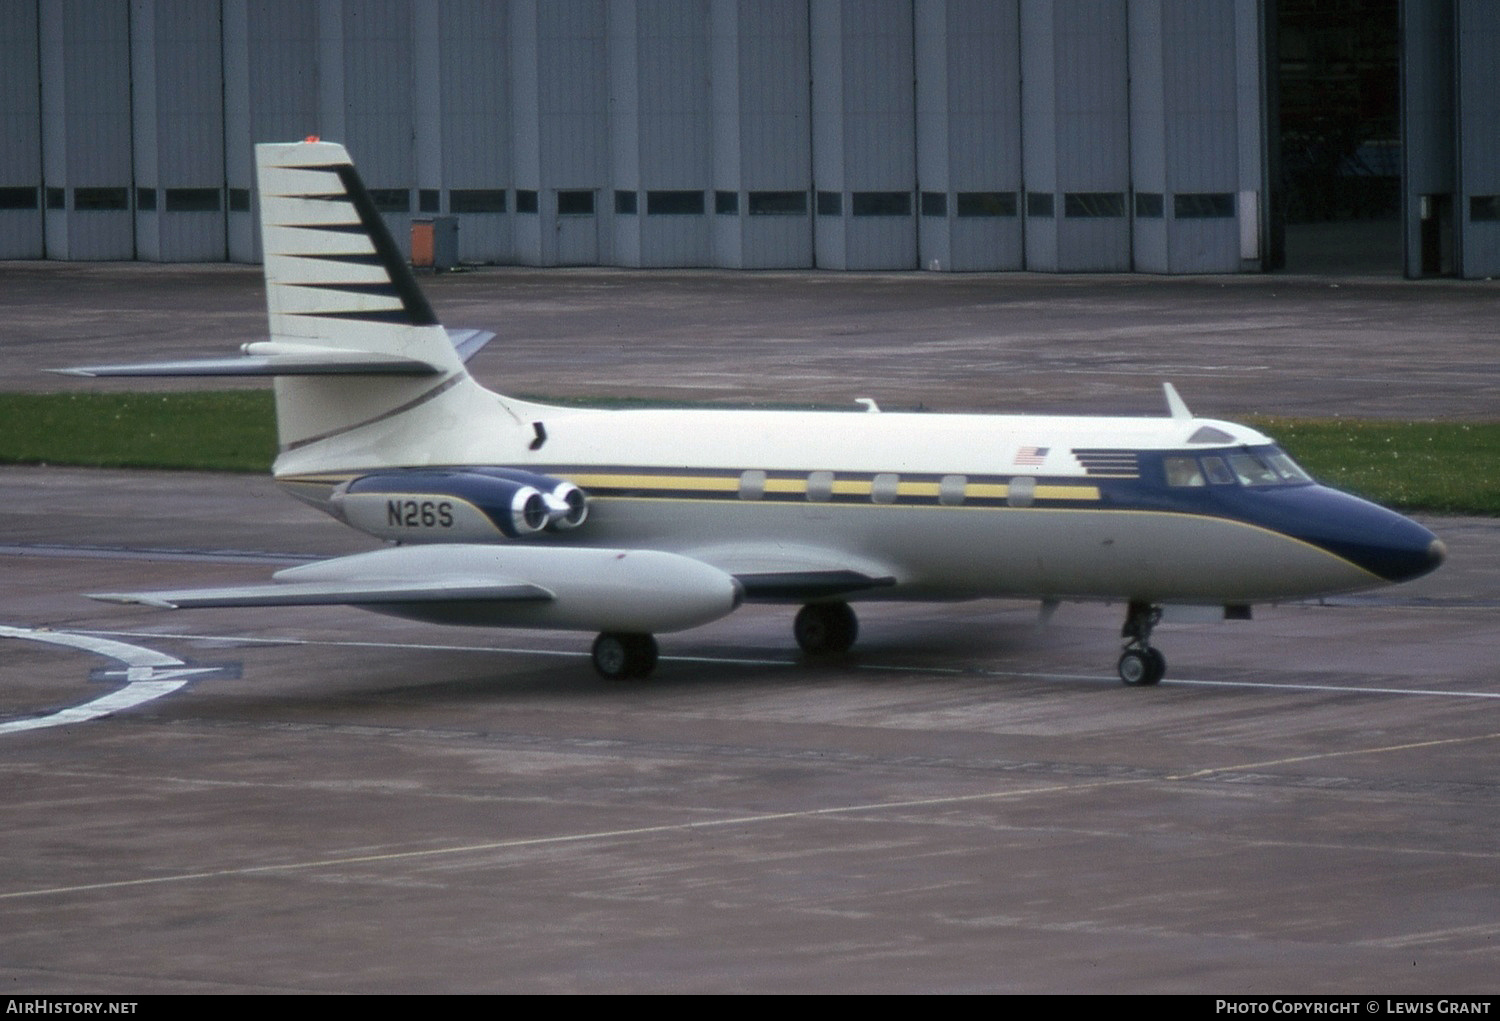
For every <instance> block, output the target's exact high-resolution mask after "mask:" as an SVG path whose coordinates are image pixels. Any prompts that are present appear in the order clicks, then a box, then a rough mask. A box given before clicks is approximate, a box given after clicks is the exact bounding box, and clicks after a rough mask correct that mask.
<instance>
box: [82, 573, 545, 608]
mask: <svg viewBox="0 0 1500 1021" xmlns="http://www.w3.org/2000/svg"><path fill="white" fill-rule="evenodd" d="M89 598H90V599H101V600H104V601H106V602H112V603H140V604H143V605H146V606H159V607H165V608H167V609H190V608H208V607H230V606H344V605H348V606H361V605H379V604H382V603H464V602H547V601H550V600H551V599H553V598H554V597H553V594H552V593H551V592H549V591H548V590H546V589H544V588H542V587H541V586H539V585H532V584H530V583H528V582H500V583H497V582H493V581H463V580H454V581H429V582H409V581H392V582H371V583H364V584H350V583H336V582H316V581H308V582H273V583H269V584H262V585H240V586H233V587H227V588H204V589H180V590H175V591H160V592H98V593H93V594H91V595H90V596H89Z"/></svg>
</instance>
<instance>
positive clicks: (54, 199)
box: [47, 188, 68, 209]
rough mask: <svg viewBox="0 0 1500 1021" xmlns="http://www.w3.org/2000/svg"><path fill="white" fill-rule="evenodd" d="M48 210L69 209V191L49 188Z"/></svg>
mask: <svg viewBox="0 0 1500 1021" xmlns="http://www.w3.org/2000/svg"><path fill="white" fill-rule="evenodd" d="M47 208H48V209H67V208H68V190H67V189H66V188H48V189H47Z"/></svg>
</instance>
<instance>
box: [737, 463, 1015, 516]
mask: <svg viewBox="0 0 1500 1021" xmlns="http://www.w3.org/2000/svg"><path fill="white" fill-rule="evenodd" d="M786 485H791V486H792V487H794V488H793V490H792V491H793V492H795V491H796V488H799V487H800V486H801V483H800V480H785V479H770V478H769V477H768V476H767V474H766V473H765V472H763V471H760V470H759V469H751V470H749V471H745V472H742V473H741V474H740V482H739V497H740V499H741V500H759V499H762V498H763V497H764V496H765V495H766V493H767V491H768V490H769V491H775V489H776V488H777V487H779V486H786ZM918 485H920V487H921V495H934V494H932V492H931V490H932V486H933V483H931V482H926V481H924V482H922V483H919V484H918ZM936 485H937V491H936V494H935V495H936V497H937V502H938V503H939V504H941V505H942V506H944V507H959V506H962V505H963V502H964V500H965V499H967V497H968V496H969V479H968V476H966V475H944V476H943V477H942V478H941V479H939V480H938V482H937V484H936ZM866 486H868V488H869V497H870V502H871V503H895V502H896V498H897V497H898V496H900V495H901V476H899V475H897V474H896V473H895V472H881V473H880V474H879V475H876V476H875V477H874V478H873V479H871V480H870V481H869V482H868V483H866V482H864V481H854V480H848V481H845V482H843V483H839V482H837V481H836V480H835V478H834V473H833V472H831V471H815V472H811V473H809V474H808V476H807V481H806V484H805V489H804V492H805V495H806V498H807V501H808V502H809V503H827V502H828V501H830V500H832V499H833V497H834V496H835V495H836V494H837V495H845V494H850V495H863V493H864V491H865V488H866ZM844 487H847V488H844ZM1035 499H1036V479H1034V478H1032V477H1031V476H1029V475H1019V476H1016V477H1014V478H1012V479H1011V480H1010V482H1009V483H1008V485H1007V486H1006V503H1007V504H1009V505H1010V506H1012V507H1030V506H1031V504H1032V503H1033V502H1034V501H1035Z"/></svg>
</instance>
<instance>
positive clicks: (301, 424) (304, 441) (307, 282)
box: [61, 139, 495, 475]
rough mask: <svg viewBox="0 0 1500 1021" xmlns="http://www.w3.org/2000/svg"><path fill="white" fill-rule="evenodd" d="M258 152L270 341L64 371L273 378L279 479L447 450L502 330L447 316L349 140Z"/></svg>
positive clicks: (478, 399)
mask: <svg viewBox="0 0 1500 1021" xmlns="http://www.w3.org/2000/svg"><path fill="white" fill-rule="evenodd" d="M255 160H256V175H257V184H258V186H259V195H260V216H261V241H262V248H263V250H264V257H265V280H266V312H267V316H268V320H269V325H270V339H269V340H266V341H258V342H255V343H251V344H246V345H244V346H243V348H242V351H243V355H242V356H241V357H238V358H203V359H190V360H185V361H175V362H154V363H148V364H138V365H94V366H85V367H82V368H77V369H66V370H61V371H64V372H67V373H71V374H73V375H83V376H273V377H275V387H276V427H277V435H278V439H279V441H280V455H279V456H278V458H277V461H276V468H275V470H276V473H277V474H278V475H282V474H294V473H306V472H316V471H326V470H330V469H351V468H367V467H381V466H387V465H406V466H414V465H424V464H431V463H437V462H440V461H442V460H443V459H444V458H443V457H442V456H440V454H439V453H438V451H440V450H444V449H446V450H447V453H448V455H449V456H451V452H452V451H451V445H450V444H445V443H444V442H442V440H443V439H444V438H445V437H446V436H448V435H450V434H451V433H452V432H453V431H455V430H456V429H458V428H459V423H462V422H464V421H466V420H469V421H472V416H473V414H474V413H475V412H476V411H479V410H480V409H481V408H483V409H487V410H489V411H490V412H493V411H494V408H495V405H494V403H493V400H494V398H493V396H492V395H488V394H487V392H486V391H484V390H483V389H482V388H481V387H479V385H478V384H477V383H475V382H474V381H473V379H472V378H471V377H470V376H469V373H468V370H467V369H465V368H464V362H465V361H466V360H467V359H468V358H469V357H471V356H472V355H473V354H474V353H475V352H476V351H478V350H479V349H480V348H481V347H483V346H484V344H485V343H487V342H488V341H489V340H490V339H492V338H493V336H494V334H492V333H489V332H487V331H479V330H457V331H450V330H445V329H444V328H443V327H442V326H441V325H440V324H439V323H438V320H437V316H436V314H434V312H433V309H432V306H431V305H430V304H429V303H428V301H427V298H426V296H425V295H423V294H422V290H421V288H420V287H418V286H417V281H416V278H415V277H414V276H413V274H412V271H411V268H410V267H409V266H408V265H407V264H406V260H405V259H404V258H403V257H402V255H401V252H400V250H399V249H398V248H397V247H396V242H395V240H394V239H393V238H392V237H391V233H390V231H389V229H387V227H386V225H385V221H384V220H383V219H382V218H381V215H380V212H379V210H378V209H377V208H376V206H375V202H374V200H373V199H372V198H371V196H370V193H369V191H368V190H367V189H366V188H365V186H364V183H363V182H362V181H361V180H360V177H359V173H358V171H356V170H355V168H354V164H353V162H352V161H351V160H350V158H349V154H348V152H347V151H345V149H344V147H343V146H342V145H339V144H337V143H334V142H322V141H318V140H316V139H308V140H307V141H305V142H292V143H285V144H266V145H258V146H256V147H255ZM486 398H487V399H486ZM481 413H482V412H481ZM398 419H399V420H400V424H399V426H397V425H396V421H397V420H398Z"/></svg>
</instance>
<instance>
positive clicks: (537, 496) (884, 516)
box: [66, 139, 1445, 685]
mask: <svg viewBox="0 0 1500 1021" xmlns="http://www.w3.org/2000/svg"><path fill="white" fill-rule="evenodd" d="M256 163H257V171H258V184H259V189H260V215H261V238H262V240H263V243H264V250H265V277H266V305H267V309H268V312H269V316H270V339H269V340H268V341H263V342H258V343H252V344H247V345H245V346H244V348H243V355H242V356H237V357H232V358H219V359H198V360H191V361H184V362H165V363H155V364H150V365H111V366H93V367H89V368H83V369H73V370H66V371H71V372H73V373H76V374H82V375H96V376H106V375H109V376H121V375H179V376H213V375H266V376H273V377H275V394H276V422H277V430H278V433H279V442H280V451H279V454H278V456H277V458H276V461H275V466H274V469H273V470H274V474H275V478H276V481H277V482H279V483H280V484H281V486H282V487H283V488H285V489H286V490H287V491H288V492H290V493H291V494H292V495H293V496H295V497H297V498H298V499H301V500H304V501H306V502H307V503H309V504H311V505H313V506H314V507H317V508H319V509H321V510H323V511H326V512H327V513H329V514H331V515H333V516H334V517H335V518H338V519H339V520H340V521H343V522H345V523H347V524H348V525H351V526H352V527H354V528H357V529H359V530H361V531H364V532H367V533H369V534H370V535H372V536H375V537H376V538H379V539H383V540H386V541H388V542H390V543H393V544H394V545H391V546H389V547H386V548H381V549H376V550H373V551H371V552H367V553H360V554H356V555H354V556H345V557H339V558H337V559H333V560H327V561H323V562H319V563H314V564H308V565H304V566H298V567H293V568H289V569H287V570H283V571H280V572H278V573H276V574H275V575H274V580H272V581H271V582H268V583H265V584H255V585H241V586H234V587H229V588H217V589H198V590H185V591H166V592H138V593H115V594H105V595H100V596H98V597H96V598H102V599H110V600H116V601H122V602H133V603H145V604H148V605H153V606H159V607H225V606H229V607H239V606H307V605H321V604H349V605H353V606H358V607H361V608H363V609H367V610H373V611H376V612H378V613H386V614H392V615H395V616H398V617H408V618H413V619H416V620H423V621H434V622H438V623H443V624H473V625H491V626H502V627H523V628H558V629H566V630H586V631H597V632H599V636H598V638H597V640H596V641H595V642H594V646H593V660H594V665H595V667H596V668H597V669H598V671H599V673H601V674H603V675H604V676H606V677H642V676H645V675H646V674H648V673H650V672H651V670H652V668H653V667H654V665H655V663H656V657H657V646H656V640H655V638H654V637H653V636H654V634H655V633H657V632H670V631H677V630H681V629H685V628H691V627H695V626H697V625H700V624H704V623H706V622H708V621H712V620H715V619H716V618H719V617H722V616H724V615H726V614H728V613H730V612H732V611H733V610H734V609H735V608H736V607H738V606H739V605H740V604H741V603H742V602H744V601H746V600H751V601H759V602H775V603H790V604H802V609H801V611H800V612H799V613H798V614H797V617H796V624H795V627H794V632H795V635H796V640H797V643H798V645H800V646H801V647H802V649H804V650H805V651H806V652H807V653H809V654H822V653H838V652H843V651H845V650H847V649H849V647H850V646H851V645H852V644H853V642H854V640H855V632H856V626H857V625H856V619H855V615H854V613H853V611H852V610H851V609H850V608H849V601H850V600H856V599H884V600H960V599H973V598H978V597H1018V598H1027V599H1036V600H1039V601H1041V604H1042V606H1043V611H1044V613H1045V612H1048V611H1049V609H1050V608H1051V607H1055V606H1056V605H1057V603H1058V602H1059V601H1061V600H1108V601H1118V602H1121V603H1124V604H1125V605H1126V607H1127V609H1126V613H1125V624H1124V628H1123V631H1122V638H1123V639H1124V649H1123V652H1122V654H1121V655H1120V658H1119V663H1118V668H1119V675H1120V679H1121V680H1123V681H1124V682H1125V683H1126V684H1130V685H1150V684H1155V683H1157V682H1158V681H1160V680H1161V678H1162V675H1163V674H1164V672H1165V670H1166V661H1165V659H1164V658H1163V656H1162V654H1161V652H1160V651H1158V650H1157V648H1156V647H1155V646H1153V645H1152V644H1151V634H1152V629H1153V628H1154V626H1155V625H1156V623H1157V622H1158V620H1159V619H1160V617H1161V612H1162V607H1163V606H1164V605H1167V604H1178V603H1182V604H1193V605H1200V606H1201V605H1208V606H1213V607H1223V609H1224V611H1225V613H1226V615H1228V616H1232V617H1244V616H1246V615H1248V612H1249V607H1250V605H1251V604H1252V603H1257V602H1268V601H1277V600H1289V599H1303V598H1307V597H1312V596H1319V595H1324V594H1330V593H1338V592H1350V591H1354V590H1357V589H1364V588H1370V587H1373V586H1378V585H1384V584H1386V583H1389V582H1399V581H1403V580H1406V579H1409V578H1415V577H1417V576H1418V575H1421V574H1425V573H1427V572H1428V571H1431V570H1433V569H1434V568H1435V567H1437V566H1438V564H1440V563H1441V562H1442V560H1443V557H1444V555H1445V550H1444V547H1443V544H1442V543H1441V542H1440V541H1439V540H1438V539H1437V538H1436V537H1435V536H1434V535H1433V534H1432V533H1431V532H1429V531H1428V530H1427V529H1425V528H1423V527H1422V526H1420V525H1418V524H1416V523H1415V522H1412V521H1409V520H1407V519H1406V518H1404V517H1401V516H1400V515H1398V514H1395V513H1392V512H1391V511H1388V510H1385V509H1383V508H1381V507H1377V506H1375V505H1374V504H1371V503H1367V502H1365V501H1364V500H1360V499H1357V498H1355V497H1353V496H1349V495H1347V494H1344V493H1341V492H1338V491H1337V490H1334V489H1329V488H1327V487H1325V486H1321V485H1319V484H1317V483H1316V482H1314V481H1313V480H1312V479H1310V478H1309V477H1308V476H1307V475H1306V474H1305V473H1304V472H1303V471H1302V470H1301V469H1300V468H1299V467H1298V466H1297V465H1296V464H1295V463H1294V462H1293V461H1292V459H1291V458H1289V457H1288V456H1287V455H1286V454H1285V453H1284V452H1282V451H1281V450H1280V449H1279V448H1278V447H1277V446H1276V444H1275V443H1273V442H1272V441H1271V440H1270V439H1268V438H1267V437H1265V436H1263V435H1261V434H1260V433H1258V432H1256V431H1254V430H1252V429H1247V428H1246V427H1244V426H1241V425H1235V424H1232V423H1229V422H1219V421H1209V420H1204V419H1199V418H1195V417H1193V415H1192V414H1191V413H1190V412H1189V411H1188V408H1187V406H1186V405H1185V404H1184V403H1183V402H1182V400H1181V399H1180V398H1179V397H1178V396H1177V394H1176V391H1174V390H1173V389H1172V388H1171V386H1170V384H1167V385H1166V397H1167V404H1168V411H1169V414H1168V415H1167V416H1166V417H1162V418H1100V417H1093V418H1087V417H1040V416H1029V415H1028V416H990V415H938V414H890V413H880V412H879V411H878V409H877V408H876V407H875V406H874V403H873V402H866V407H867V412H866V413H851V412H837V411H830V412H789V411H723V410H686V411H683V410H671V411H668V410H625V411H604V410H588V409H577V408H559V407H551V406H547V405H543V404H535V403H531V402H529V401H522V400H517V399H515V398H511V397H505V396H501V395H499V394H496V393H492V392H490V391H489V390H486V389H485V388H484V387H482V386H480V385H479V384H478V383H477V382H475V381H474V379H473V378H472V377H471V376H470V375H469V373H468V371H467V370H466V369H465V368H464V363H465V361H466V360H467V359H468V358H469V357H470V356H471V355H472V354H473V353H474V352H475V351H477V350H478V349H479V348H480V347H481V346H483V344H484V343H485V342H487V341H488V340H489V339H490V338H491V337H492V336H493V334H490V333H483V332H479V331H473V330H469V331H449V330H445V329H444V328H443V327H442V326H441V325H439V323H438V320H437V317H436V316H435V315H434V314H433V310H432V307H431V306H430V305H429V304H428V302H427V300H426V298H425V297H424V296H423V295H422V292H421V291H420V290H419V289H418V287H417V283H416V280H415V278H414V277H413V275H412V273H411V271H410V269H409V268H408V267H407V266H406V264H405V262H404V261H403V259H402V258H401V256H400V254H399V252H398V250H397V248H396V245H395V243H394V242H393V240H392V238H391V235H390V233H389V232H388V231H387V229H386V227H385V225H384V223H383V222H382V220H381V218H380V215H379V213H378V212H377V211H376V209H375V206H374V203H373V202H372V201H371V199H370V196H369V194H368V193H367V192H366V190H365V188H364V186H363V184H362V183H361V182H360V178H359V175H358V174H357V173H356V171H355V168H354V166H353V164H352V163H351V162H350V159H349V155H348V153H347V152H345V150H344V148H343V146H341V145H337V144H333V143H330V142H322V141H318V140H317V139H308V140H307V141H305V142H296V143H290V144H277V145H260V146H257V147H256Z"/></svg>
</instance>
